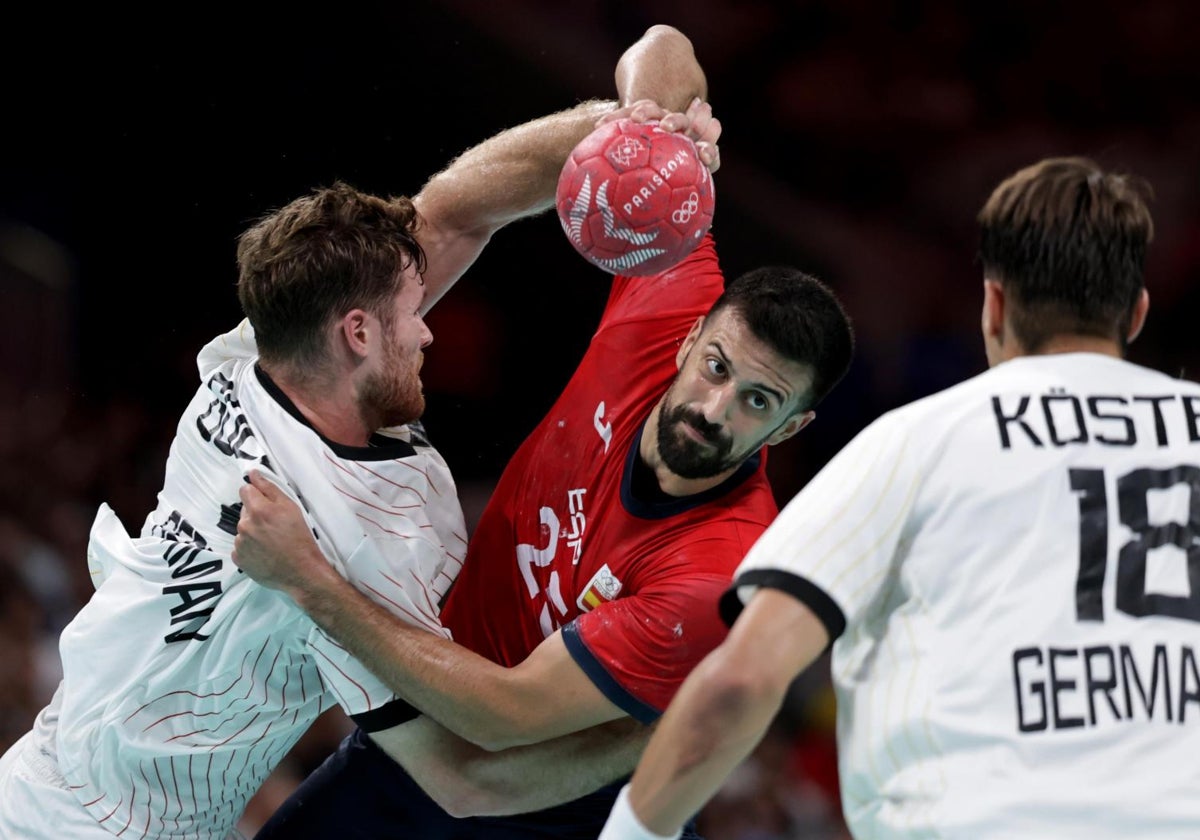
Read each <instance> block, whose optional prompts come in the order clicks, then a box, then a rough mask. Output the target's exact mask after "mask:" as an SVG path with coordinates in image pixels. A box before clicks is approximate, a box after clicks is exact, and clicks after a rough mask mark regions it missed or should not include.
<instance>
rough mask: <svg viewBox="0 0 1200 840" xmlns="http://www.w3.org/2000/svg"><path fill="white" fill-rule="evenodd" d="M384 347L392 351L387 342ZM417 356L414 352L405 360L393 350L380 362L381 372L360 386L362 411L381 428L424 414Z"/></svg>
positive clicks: (419, 359) (408, 420)
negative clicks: (374, 419)
mask: <svg viewBox="0 0 1200 840" xmlns="http://www.w3.org/2000/svg"><path fill="white" fill-rule="evenodd" d="M389 338H390V336H389ZM388 344H389V346H391V347H393V348H394V347H395V345H394V344H393V343H392V342H390V341H389V342H388ZM421 355H422V354H421V352H420V351H419V350H418V351H417V352H416V353H415V354H413V355H412V356H411V357H410V358H405V357H404V354H403V352H402V351H401V350H399V349H398V348H397V349H394V350H393V351H392V352H390V353H389V354H388V356H387V358H386V359H385V360H384V364H383V370H381V371H379V372H378V373H376V374H374V375H372V376H370V377H368V378H367V380H366V382H365V383H364V384H363V390H362V399H363V404H364V408H365V409H366V411H367V412H368V413H369V414H371V415H374V416H377V417H379V418H380V427H381V428H387V427H388V426H401V425H403V424H405V423H411V422H413V421H414V420H417V419H419V418H420V416H421V415H422V414H423V413H424V412H425V393H424V391H422V389H421V373H420V371H421Z"/></svg>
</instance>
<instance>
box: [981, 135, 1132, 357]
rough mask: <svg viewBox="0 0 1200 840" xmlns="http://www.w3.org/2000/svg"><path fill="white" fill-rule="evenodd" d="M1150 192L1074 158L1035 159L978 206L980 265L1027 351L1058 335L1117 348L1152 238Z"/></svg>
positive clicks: (1124, 333)
mask: <svg viewBox="0 0 1200 840" xmlns="http://www.w3.org/2000/svg"><path fill="white" fill-rule="evenodd" d="M1151 195H1152V193H1151V190H1150V186H1149V185H1148V184H1147V183H1146V182H1145V181H1143V180H1142V179H1140V178H1136V177H1133V176H1130V175H1119V174H1114V173H1109V172H1104V171H1103V170H1101V169H1100V167H1098V166H1097V165H1096V164H1095V163H1094V162H1092V161H1091V160H1089V159H1087V158H1082V157H1061V158H1047V159H1045V160H1042V161H1039V162H1038V163H1035V164H1033V165H1032V166H1028V167H1026V168H1024V169H1022V170H1020V171H1019V172H1017V173H1016V174H1014V175H1012V176H1010V177H1009V178H1007V179H1006V180H1005V181H1004V182H1003V183H1001V184H1000V186H998V187H996V189H995V191H993V192H992V194H991V197H990V198H988V200H987V203H986V204H984V206H983V209H982V210H981V211H980V212H979V224H980V227H981V235H980V245H979V261H980V263H981V264H982V266H983V271H984V275H985V276H986V277H988V278H989V279H991V280H995V281H997V282H999V283H1000V284H1001V285H1002V286H1003V287H1004V290H1005V292H1006V295H1007V296H1008V298H1009V299H1010V300H1011V301H1012V303H1013V304H1014V306H1012V307H1010V308H1009V309H1008V320H1009V324H1010V325H1011V326H1012V329H1013V333H1014V335H1015V336H1016V338H1017V340H1018V341H1019V342H1020V343H1021V346H1022V348H1023V349H1024V350H1025V351H1026V352H1029V353H1036V352H1038V351H1039V350H1040V349H1041V348H1042V347H1043V346H1044V345H1045V344H1046V342H1047V341H1049V340H1050V339H1051V338H1053V337H1054V336H1056V335H1089V336H1099V337H1101V338H1110V339H1114V340H1116V341H1119V342H1120V343H1121V345H1122V346H1124V343H1125V339H1126V336H1127V334H1128V332H1129V323H1130V317H1131V316H1132V313H1133V308H1134V305H1135V304H1136V303H1137V300H1138V296H1139V294H1140V293H1141V290H1142V287H1143V286H1144V285H1145V278H1144V272H1145V263H1146V248H1147V246H1148V245H1149V243H1150V241H1151V240H1152V239H1153V238H1154V223H1153V222H1152V220H1151V218H1150V210H1149V208H1148V207H1147V206H1146V202H1147V201H1148V199H1149V198H1150V197H1151Z"/></svg>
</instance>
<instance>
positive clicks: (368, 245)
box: [237, 181, 425, 370]
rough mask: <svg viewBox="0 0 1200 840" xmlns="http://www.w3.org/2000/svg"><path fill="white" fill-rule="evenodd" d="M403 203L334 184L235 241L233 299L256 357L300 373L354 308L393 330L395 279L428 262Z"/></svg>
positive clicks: (413, 215) (320, 357)
mask: <svg viewBox="0 0 1200 840" xmlns="http://www.w3.org/2000/svg"><path fill="white" fill-rule="evenodd" d="M418 219H419V217H418V215H417V212H416V209H415V208H414V207H413V203H412V201H411V200H409V199H407V198H386V199H385V198H380V197H378V196H374V195H368V194H366V193H363V192H360V191H359V190H356V189H354V188H353V187H351V186H349V185H348V184H346V183H344V182H341V181H338V182H335V183H334V184H333V185H332V186H329V187H322V188H319V189H316V190H314V191H313V192H311V193H310V194H308V195H305V196H302V197H300V198H297V199H296V200H294V201H292V202H291V203H289V204H287V205H286V206H284V207H282V208H280V209H278V210H276V211H275V212H273V213H271V214H270V215H267V216H265V217H263V218H262V219H260V220H259V221H258V222H257V223H256V224H255V225H254V226H253V227H251V228H250V229H248V230H247V231H246V232H245V233H243V234H242V235H241V236H240V237H239V238H238V249H237V261H238V299H239V300H240V301H241V304H242V309H243V311H244V312H245V313H246V317H247V318H249V319H250V324H251V326H253V327H254V335H255V340H256V342H257V344H258V351H259V355H261V356H262V358H263V360H264V361H266V362H268V363H272V362H273V363H277V364H286V365H288V366H289V367H293V368H295V369H298V370H305V369H311V368H320V367H321V366H322V365H323V363H324V362H325V361H326V359H325V354H326V348H325V328H326V326H327V325H328V324H329V323H330V322H331V321H332V320H336V319H338V318H341V317H342V316H343V315H345V314H346V313H347V312H349V311H350V310H351V309H356V308H361V309H364V310H366V311H368V312H371V313H372V314H374V315H376V316H377V317H379V318H380V319H381V320H382V321H383V323H384V325H385V327H387V328H390V325H391V320H392V313H393V307H392V304H393V300H394V298H395V296H396V294H397V293H398V292H399V291H400V286H401V284H402V282H403V274H402V272H403V271H404V270H405V269H407V268H408V266H409V265H411V264H413V263H415V264H416V268H417V270H418V271H424V269H425V254H424V252H423V251H422V250H421V246H420V245H419V244H418V243H417V240H416V238H415V236H414V234H415V231H416V228H417V223H418Z"/></svg>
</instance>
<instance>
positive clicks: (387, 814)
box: [254, 729, 700, 840]
mask: <svg viewBox="0 0 1200 840" xmlns="http://www.w3.org/2000/svg"><path fill="white" fill-rule="evenodd" d="M624 783H625V780H621V781H619V782H615V783H613V784H611V785H609V786H607V787H604V788H601V789H600V790H598V791H596V792H595V793H591V794H588V795H587V796H584V797H582V798H580V799H576V800H575V801H573V802H568V803H566V804H565V805H558V806H556V807H554V808H547V809H546V810H544V811H535V812H532V813H528V814H518V815H515V816H510V817H469V818H467V819H456V818H454V817H451V816H450V815H449V814H447V813H446V812H445V811H443V810H442V809H441V807H440V806H439V805H438V804H437V803H436V802H434V801H433V800H432V799H430V798H429V797H428V796H426V795H425V792H424V791H422V790H421V788H420V786H419V785H418V784H417V783H416V782H415V781H413V780H412V777H410V776H409V775H408V773H406V772H405V771H404V769H403V768H402V767H400V765H398V764H397V763H396V762H394V761H392V760H391V758H389V757H388V755H387V753H385V752H384V751H383V750H381V749H380V748H379V747H377V746H375V744H374V743H373V742H372V741H371V739H370V738H368V737H367V736H366V733H364V732H363V731H362V730H361V729H356V730H355V731H354V732H353V733H352V734H351V735H349V736H348V737H347V738H346V739H345V740H344V741H342V743H341V745H339V746H338V748H337V751H336V752H335V753H334V754H333V755H331V756H330V757H329V758H327V759H325V762H324V763H323V764H322V765H321V766H320V767H318V768H317V769H316V770H314V771H313V772H312V774H311V775H309V777H308V778H307V779H305V780H304V782H303V783H302V784H301V785H300V786H299V787H298V788H297V789H296V790H295V792H294V793H292V795H291V796H289V797H288V799H287V801H286V802H284V803H283V805H282V806H281V807H280V808H279V810H278V811H276V812H275V814H274V815H273V816H272V817H271V819H270V820H268V821H267V823H266V825H264V826H263V827H262V829H261V830H260V831H259V832H258V834H256V835H254V840H309V838H311V839H312V840H385V839H386V840H392V838H396V840H400V838H413V840H540V839H541V838H564V840H594V838H595V837H596V836H597V835H598V834H599V833H600V829H602V828H603V827H604V822H605V820H607V819H608V812H609V811H610V810H611V809H612V805H613V802H615V801H616V798H617V793H618V792H619V791H620V789H621V786H622V785H623V784H624ZM683 836H684V838H687V840H700V836H699V835H698V834H696V833H695V832H694V829H692V827H691V826H690V825H689V826H688V828H687V830H685V831H684V835H683Z"/></svg>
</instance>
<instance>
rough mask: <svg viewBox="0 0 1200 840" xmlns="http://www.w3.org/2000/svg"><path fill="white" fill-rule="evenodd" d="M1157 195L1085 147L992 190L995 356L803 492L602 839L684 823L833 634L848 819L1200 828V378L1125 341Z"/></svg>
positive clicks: (976, 827) (928, 824)
mask: <svg viewBox="0 0 1200 840" xmlns="http://www.w3.org/2000/svg"><path fill="white" fill-rule="evenodd" d="M1144 192H1145V190H1144V184H1143V183H1142V182H1140V181H1138V180H1136V179H1133V178H1131V177H1123V176H1120V175H1116V174H1111V173H1107V172H1105V171H1102V170H1101V169H1099V168H1098V167H1097V166H1096V165H1095V164H1094V163H1092V162H1091V161H1088V160H1084V159H1079V158H1060V159H1048V160H1045V161H1042V162H1040V163H1038V164H1035V165H1034V166H1031V167H1028V168H1026V169H1024V170H1022V171H1020V172H1018V173H1016V174H1015V175H1013V176H1012V177H1011V178H1009V179H1007V180H1006V181H1004V183H1002V184H1001V185H1000V186H999V187H997V189H996V190H995V191H994V192H993V194H992V196H991V197H990V199H989V200H988V202H987V203H986V204H985V206H984V208H983V210H982V211H981V213H980V216H979V220H980V223H981V226H982V237H981V245H980V258H981V263H982V266H983V269H984V277H985V280H984V305H983V317H982V327H983V335H984V342H985V346H986V348H987V355H988V360H989V364H990V365H991V369H990V370H989V371H987V372H986V373H983V374H981V375H979V376H976V377H975V378H973V379H970V380H968V381H966V382H964V383H962V384H960V385H958V386H955V387H952V388H950V389H948V390H946V391H943V392H941V393H939V394H936V395H934V396H931V397H928V398H926V399H922V400H919V401H917V402H915V403H912V404H910V405H908V406H906V407H903V408H900V409H897V410H895V411H892V412H890V413H888V414H886V415H884V416H883V417H881V418H880V419H878V420H877V421H876V422H874V423H873V424H871V425H870V426H869V427H868V428H867V429H866V430H865V431H863V432H862V433H861V434H860V435H858V436H857V437H856V438H855V439H854V440H853V441H852V442H851V443H850V444H849V445H848V446H847V447H846V448H845V449H844V450H843V451H842V452H840V453H839V454H838V455H837V456H836V457H835V458H834V459H833V460H832V461H831V462H830V463H829V464H828V465H827V466H826V467H825V468H824V469H823V470H822V471H821V473H820V474H819V475H818V476H817V477H816V478H815V479H814V480H813V481H812V482H811V483H810V484H809V485H808V486H807V487H805V488H804V490H803V491H802V492H801V493H799V494H798V495H797V496H796V498H795V499H793V500H792V501H791V502H790V503H789V504H788V505H787V507H786V508H785V509H784V511H783V512H782V513H781V514H780V516H779V518H778V519H777V520H776V522H775V523H774V524H773V525H772V526H771V527H770V528H769V529H768V530H767V531H766V533H765V534H764V535H763V536H762V538H761V539H760V540H759V541H758V542H757V543H756V544H755V546H754V547H753V549H752V550H751V551H750V553H749V554H748V555H747V557H746V559H745V561H744V562H743V564H742V565H741V566H740V567H739V569H738V571H737V573H736V576H735V581H734V585H733V587H732V588H731V589H730V590H729V592H728V593H727V594H726V596H725V598H724V600H723V601H722V605H721V606H722V609H723V611H724V612H725V614H726V616H727V620H729V621H733V620H734V619H735V618H736V623H734V624H733V629H732V630H731V632H730V636H729V638H728V641H727V642H726V643H725V644H724V645H723V646H722V647H721V648H720V649H719V650H717V651H715V652H714V654H713V655H712V656H711V657H709V659H708V661H706V662H705V663H704V664H702V665H701V666H700V667H699V668H698V669H697V670H696V671H695V672H694V673H693V675H692V677H691V678H690V679H689V680H688V682H687V683H686V684H685V686H684V687H683V688H682V689H681V690H680V693H679V694H678V695H677V697H676V699H675V701H674V703H673V705H672V707H671V708H670V709H669V710H668V712H667V714H666V715H665V716H664V718H663V720H662V723H661V724H660V727H659V729H658V730H657V732H656V733H655V735H654V737H653V739H652V740H651V742H650V745H649V746H648V748H647V751H646V753H645V754H644V756H643V758H642V761H641V763H640V765H639V769H638V771H637V772H636V774H635V775H634V778H633V780H632V783H631V785H630V786H628V787H627V788H626V789H625V791H624V793H623V795H622V798H621V799H620V800H619V801H618V804H617V805H616V806H615V807H614V809H613V813H612V814H611V815H610V818H609V822H608V825H607V826H606V828H605V833H604V834H603V835H601V836H602V837H603V838H606V840H616V838H651V837H659V836H670V831H671V830H672V829H674V828H675V827H676V826H678V825H679V824H681V823H682V822H683V820H684V819H685V818H686V817H687V816H688V815H689V814H691V813H692V812H694V811H695V810H696V809H697V808H698V807H699V806H700V805H701V804H702V803H703V802H704V801H705V800H707V798H708V797H709V796H710V795H711V794H712V793H713V792H714V791H715V790H716V789H717V787H718V786H719V785H720V784H721V782H722V780H723V779H724V778H725V776H726V774H727V773H728V772H729V771H730V770H731V769H732V768H733V766H734V765H735V764H736V763H737V762H738V761H740V760H741V759H742V758H743V757H744V756H745V755H747V754H748V752H749V751H750V750H751V749H752V748H753V746H754V745H755V744H756V743H757V742H758V740H759V739H760V738H761V737H762V735H763V732H764V730H765V728H766V727H767V725H768V724H769V722H770V721H771V719H772V718H773V716H774V714H775V713H776V712H777V711H778V709H779V707H780V704H781V702H782V700H783V697H784V693H785V691H786V690H787V688H788V686H789V684H790V682H791V681H792V679H793V678H794V677H795V676H796V675H797V674H799V673H800V672H801V671H802V670H803V669H804V668H806V667H808V665H809V664H810V663H811V662H812V661H813V660H814V659H815V658H816V657H817V656H818V655H819V654H820V653H821V652H822V650H823V649H824V648H825V646H826V644H827V643H828V642H829V641H830V640H835V641H834V644H833V655H832V673H833V679H834V683H835V687H836V690H837V699H838V746H839V765H840V773H841V791H842V798H843V808H844V812H845V815H846V820H847V823H848V825H849V827H850V829H851V831H852V832H853V833H854V836H855V837H858V838H893V837H936V838H964V840H966V838H970V840H981V839H982V838H1027V837H1037V838H1049V837H1053V838H1076V837H1078V838H1083V837H1087V838H1130V837H1137V838H1180V840H1182V838H1194V837H1197V836H1200V763H1197V761H1196V756H1197V754H1200V660H1198V656H1200V386H1197V385H1196V384H1195V383H1192V382H1188V381H1183V380H1179V379H1173V378H1170V377H1168V376H1165V375H1163V374H1161V373H1158V372H1155V371H1152V370H1148V369H1146V368H1143V367H1139V366H1137V365H1134V364H1131V363H1129V362H1127V361H1124V360H1123V359H1122V356H1123V355H1124V350H1125V346H1126V342H1127V341H1129V340H1132V339H1133V338H1134V337H1135V336H1136V335H1137V333H1138V331H1139V330H1140V328H1141V326H1142V323H1143V321H1144V319H1145V316H1146V311H1147V307H1148V301H1149V298H1148V296H1147V294H1146V291H1145V288H1144V283H1143V265H1144V260H1145V251H1146V247H1147V244H1148V243H1149V241H1150V239H1151V236H1152V224H1151V219H1150V214H1149V211H1148V210H1147V208H1146V205H1145V203H1144V199H1143V193H1144ZM739 613H740V617H739V616H738V614H739Z"/></svg>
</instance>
